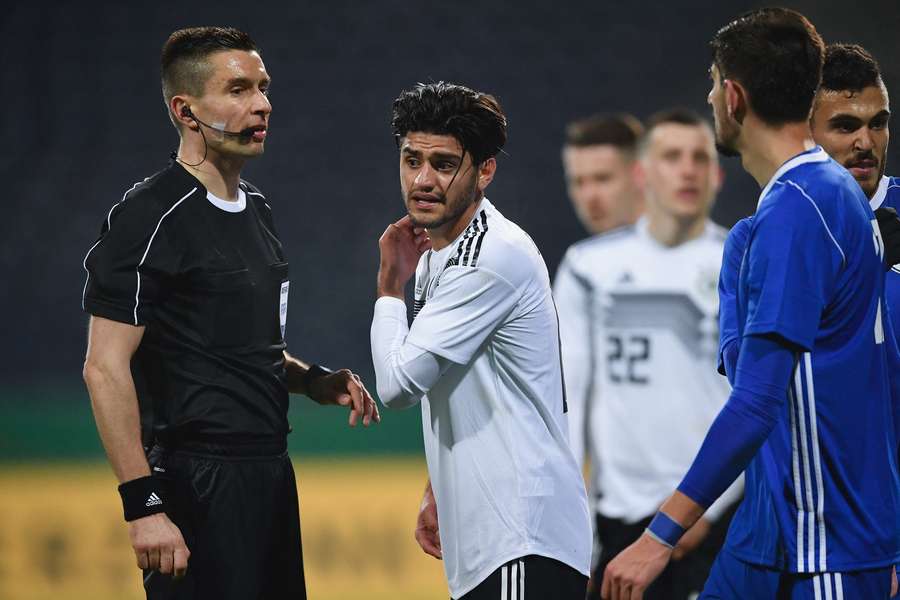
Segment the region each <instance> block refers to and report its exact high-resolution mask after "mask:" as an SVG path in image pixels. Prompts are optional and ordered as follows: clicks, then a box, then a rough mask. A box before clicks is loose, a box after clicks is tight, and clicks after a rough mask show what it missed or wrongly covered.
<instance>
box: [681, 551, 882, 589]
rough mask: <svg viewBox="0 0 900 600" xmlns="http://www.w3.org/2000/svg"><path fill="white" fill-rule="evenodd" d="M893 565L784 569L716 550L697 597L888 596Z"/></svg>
mask: <svg viewBox="0 0 900 600" xmlns="http://www.w3.org/2000/svg"><path fill="white" fill-rule="evenodd" d="M893 570H894V567H892V566H891V567H883V568H880V569H873V570H869V571H847V572H844V573H786V572H784V571H777V570H775V569H771V568H769V567H761V566H759V565H754V564H750V563H747V562H744V561H742V560H740V559H738V558H735V557H734V556H733V555H731V554H729V553H728V552H725V551H722V552H719V555H718V556H717V557H716V562H715V563H714V564H713V567H712V570H711V571H710V573H709V579H707V580H706V585H705V586H704V587H703V592H702V593H701V594H700V598H699V599H698V600H769V599H771V600H855V599H857V598H865V599H866V600H869V599H872V600H880V599H881V598H884V599H885V600H887V599H888V598H890V594H891V572H892V571H893Z"/></svg>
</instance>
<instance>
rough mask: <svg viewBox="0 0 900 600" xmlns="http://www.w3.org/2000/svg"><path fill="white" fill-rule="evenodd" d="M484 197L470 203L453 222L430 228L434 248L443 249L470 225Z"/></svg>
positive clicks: (429, 235) (429, 232)
mask: <svg viewBox="0 0 900 600" xmlns="http://www.w3.org/2000/svg"><path fill="white" fill-rule="evenodd" d="M482 197H483V196H482ZM482 197H479V198H478V200H476V201H475V202H473V203H472V204H470V205H469V207H468V208H466V210H465V211H464V212H463V213H462V214H461V215H459V217H458V218H456V219H454V220H453V222H451V223H445V224H443V225H441V226H440V227H433V228H429V229H428V237H429V239H431V247H432V248H433V249H434V250H443V249H444V248H446V247H447V246H449V245H450V243H451V242H452V241H453V240H455V239H456V238H458V237H459V236H460V234H461V233H462V232H463V231H465V230H466V227H468V226H469V223H470V222H471V221H472V217H473V216H475V211H476V210H478V206H479V204H480V203H481V198H482Z"/></svg>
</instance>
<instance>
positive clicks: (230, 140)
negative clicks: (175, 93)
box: [191, 50, 272, 157]
mask: <svg viewBox="0 0 900 600" xmlns="http://www.w3.org/2000/svg"><path fill="white" fill-rule="evenodd" d="M207 60H208V61H209V65H210V68H211V71H212V73H211V75H210V77H209V79H207V81H206V86H205V88H204V93H203V96H202V97H200V98H196V99H192V101H191V105H192V108H191V110H192V111H193V112H194V114H196V115H197V117H199V118H200V119H201V120H203V121H204V122H206V123H209V124H210V125H214V126H215V127H221V128H223V129H225V130H226V131H241V130H243V129H246V128H248V127H254V128H256V131H255V132H254V133H253V135H252V136H247V137H244V136H241V137H237V136H231V135H222V134H219V133H217V132H216V131H214V130H211V129H204V134H205V135H206V142H207V144H208V145H209V149H210V150H211V151H215V152H218V153H219V154H223V155H237V156H242V157H250V156H256V155H259V154H262V153H263V151H264V150H265V142H266V133H267V130H268V126H269V116H270V115H271V114H272V104H271V103H270V102H269V98H268V91H269V84H270V82H271V79H270V78H269V74H268V73H267V72H266V67H265V65H264V64H263V61H262V58H261V57H260V56H259V54H258V53H256V52H246V51H244V50H228V51H225V52H216V53H214V54H212V55H210V56H209V57H208V59H207Z"/></svg>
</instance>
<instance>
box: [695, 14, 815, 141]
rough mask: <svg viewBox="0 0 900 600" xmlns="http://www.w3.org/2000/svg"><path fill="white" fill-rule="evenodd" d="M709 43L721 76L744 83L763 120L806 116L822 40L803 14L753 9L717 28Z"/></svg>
mask: <svg viewBox="0 0 900 600" xmlns="http://www.w3.org/2000/svg"><path fill="white" fill-rule="evenodd" d="M709 45H710V50H711V51H712V59H713V64H714V65H716V68H717V69H718V70H719V75H720V76H721V78H722V79H723V80H724V79H734V80H736V81H738V82H739V83H740V84H741V85H742V86H744V88H745V89H746V90H747V93H748V95H749V98H748V102H749V103H750V107H751V108H752V109H753V111H754V112H755V113H756V114H757V115H758V116H759V118H760V119H762V120H763V122H765V123H767V124H769V125H773V126H777V125H782V124H784V123H796V122H799V121H805V120H806V119H808V118H809V113H810V110H811V109H812V104H813V99H814V98H815V95H816V90H817V89H818V87H819V82H820V81H821V79H822V61H823V57H824V55H825V44H824V42H822V38H821V36H819V33H818V32H817V31H816V28H815V27H814V26H813V24H812V23H810V22H809V20H808V19H807V18H806V17H804V16H803V15H801V14H800V13H798V12H797V11H794V10H790V9H787V8H761V9H758V10H754V11H751V12H748V13H745V14H743V15H741V16H740V17H738V18H737V19H735V20H734V21H732V22H731V23H729V24H727V25H725V26H724V27H722V28H721V29H720V30H719V31H718V32H716V35H715V36H714V37H713V39H712V41H711V42H710V43H709Z"/></svg>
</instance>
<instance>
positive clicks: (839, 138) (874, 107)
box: [719, 44, 900, 378]
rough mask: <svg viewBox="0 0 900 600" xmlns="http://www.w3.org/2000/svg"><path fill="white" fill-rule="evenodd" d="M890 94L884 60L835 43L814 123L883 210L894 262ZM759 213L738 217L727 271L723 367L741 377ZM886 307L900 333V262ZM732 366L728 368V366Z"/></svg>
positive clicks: (897, 183)
mask: <svg viewBox="0 0 900 600" xmlns="http://www.w3.org/2000/svg"><path fill="white" fill-rule="evenodd" d="M890 116H891V113H890V100H889V97H888V92H887V87H886V86H885V84H884V81H883V80H882V78H881V70H880V69H879V67H878V62H877V61H876V60H875V58H874V57H872V55H871V54H869V52H868V51H866V49H865V48H862V47H861V46H858V45H856V44H829V45H828V47H827V48H826V49H825V63H824V66H823V68H822V84H821V85H820V86H819V91H818V92H817V93H816V100H815V102H814V104H813V112H812V118H811V119H810V126H811V129H812V135H813V139H814V140H815V142H816V143H817V144H819V145H821V146H822V148H824V149H825V151H826V152H827V153H828V154H829V155H830V156H831V157H832V158H834V159H835V160H836V161H838V162H839V163H841V164H842V165H843V166H844V167H845V168H846V169H847V170H848V171H850V174H851V175H853V177H854V179H856V181H857V183H859V186H860V187H861V188H862V190H863V192H864V193H865V194H866V196H867V197H868V198H869V205H870V206H871V207H872V210H874V211H875V216H876V218H877V219H878V222H879V228H880V230H881V235H882V239H883V240H884V243H885V258H886V261H887V264H888V265H894V264H896V263H897V262H900V236H898V231H900V221H898V219H897V215H896V214H895V212H889V211H885V209H886V208H890V209H893V210H894V211H896V210H898V209H900V179H898V178H896V177H888V176H886V175H885V174H884V173H885V161H886V159H887V147H888V141H889V139H890V125H889V122H890ZM752 219H753V217H747V218H746V219H742V220H741V221H738V223H736V224H735V226H734V227H733V228H732V230H731V232H730V233H729V235H728V241H727V242H726V244H725V253H724V257H723V262H722V271H721V273H720V275H719V296H720V298H721V299H722V302H721V303H720V308H719V319H720V331H721V339H720V341H721V343H720V353H719V372H721V373H722V374H723V375H725V374H726V373H725V371H726V370H727V371H728V376H729V377H732V378H733V376H734V367H735V365H736V364H737V350H738V345H739V342H738V336H737V331H738V324H737V304H736V301H735V292H736V290H737V279H738V273H739V272H740V266H741V261H742V259H743V255H744V249H745V248H746V245H747V236H748V233H749V231H750V223H751V222H752ZM885 308H886V309H887V312H888V313H889V314H891V319H890V321H891V322H892V329H893V330H894V337H895V338H896V337H897V334H898V333H900V266H896V267H894V268H893V269H892V270H891V271H890V272H889V273H888V275H887V279H886V280H885ZM726 367H727V369H726Z"/></svg>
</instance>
